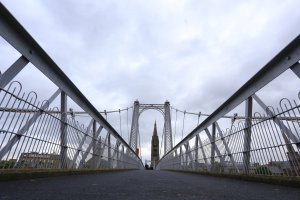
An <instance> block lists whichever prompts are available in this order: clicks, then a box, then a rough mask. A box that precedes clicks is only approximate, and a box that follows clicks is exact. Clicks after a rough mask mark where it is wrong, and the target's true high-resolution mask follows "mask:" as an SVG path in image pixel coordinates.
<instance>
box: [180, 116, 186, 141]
mask: <svg viewBox="0 0 300 200" xmlns="http://www.w3.org/2000/svg"><path fill="white" fill-rule="evenodd" d="M185 113H186V112H185V111H184V112H183V120H182V132H181V140H182V139H183V131H184V120H185Z"/></svg>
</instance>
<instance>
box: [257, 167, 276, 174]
mask: <svg viewBox="0 0 300 200" xmlns="http://www.w3.org/2000/svg"><path fill="white" fill-rule="evenodd" d="M255 174H262V175H272V172H271V170H270V169H269V168H268V166H265V165H262V166H257V167H256V168H255Z"/></svg>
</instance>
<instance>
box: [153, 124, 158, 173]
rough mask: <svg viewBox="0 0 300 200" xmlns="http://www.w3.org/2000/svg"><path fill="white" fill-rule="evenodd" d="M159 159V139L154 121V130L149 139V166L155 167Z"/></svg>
mask: <svg viewBox="0 0 300 200" xmlns="http://www.w3.org/2000/svg"><path fill="white" fill-rule="evenodd" d="M158 160H159V139H158V135H157V129H156V122H155V123H154V130H153V135H152V140H151V167H154V168H155V167H156V166H157V164H158Z"/></svg>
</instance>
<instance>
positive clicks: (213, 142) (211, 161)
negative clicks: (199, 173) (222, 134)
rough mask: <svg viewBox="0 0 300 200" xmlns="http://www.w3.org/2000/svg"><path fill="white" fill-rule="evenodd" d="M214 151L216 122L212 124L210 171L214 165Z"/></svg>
mask: <svg viewBox="0 0 300 200" xmlns="http://www.w3.org/2000/svg"><path fill="white" fill-rule="evenodd" d="M215 152H216V124H215V123H213V124H212V140H211V156H210V164H211V168H210V171H211V172H213V171H214V167H215Z"/></svg>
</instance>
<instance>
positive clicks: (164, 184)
mask: <svg viewBox="0 0 300 200" xmlns="http://www.w3.org/2000/svg"><path fill="white" fill-rule="evenodd" d="M0 199H73V200H74V199H114V200H115V199H122V200H127V199H128V200H129V199H130V200H135V199H138V200H146V199H153V200H154V199H155V200H157V199H172V200H176V199H197V200H199V199H201V200H206V199H211V200H213V199H218V200H220V199H228V200H235V199H236V200H243V199H248V200H249V199H250V200H251V199H257V200H258V199H259V200H262V199H264V200H268V199H270V200H271V199H272V200H274V199H280V200H284V199H288V200H293V199H295V200H296V199H300V190H299V188H290V187H284V186H277V185H269V184H262V183H255V182H246V181H240V180H233V179H226V178H217V177H210V176H202V175H193V174H185V173H176V172H167V171H142V170H140V171H127V172H109V173H100V174H89V175H75V176H61V177H52V178H41V179H33V180H20V181H8V182H0Z"/></svg>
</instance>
